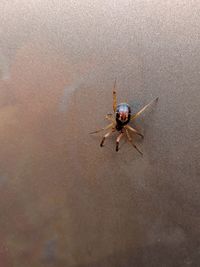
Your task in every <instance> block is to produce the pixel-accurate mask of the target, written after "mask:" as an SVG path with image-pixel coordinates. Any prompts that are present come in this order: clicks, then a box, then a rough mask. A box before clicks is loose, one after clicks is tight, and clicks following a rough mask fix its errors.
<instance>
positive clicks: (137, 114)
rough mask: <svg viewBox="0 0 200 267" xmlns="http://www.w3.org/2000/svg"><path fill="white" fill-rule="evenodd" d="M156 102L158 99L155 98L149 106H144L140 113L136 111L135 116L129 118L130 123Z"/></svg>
mask: <svg viewBox="0 0 200 267" xmlns="http://www.w3.org/2000/svg"><path fill="white" fill-rule="evenodd" d="M157 101H158V97H157V98H155V99H154V100H152V101H151V102H150V103H149V104H147V105H146V106H144V107H143V108H142V109H141V110H140V111H138V112H137V113H136V114H133V115H132V116H131V121H132V120H134V119H135V118H137V117H138V116H140V114H142V113H143V112H144V111H145V110H146V109H147V108H148V107H149V106H150V105H151V104H153V103H154V102H157Z"/></svg>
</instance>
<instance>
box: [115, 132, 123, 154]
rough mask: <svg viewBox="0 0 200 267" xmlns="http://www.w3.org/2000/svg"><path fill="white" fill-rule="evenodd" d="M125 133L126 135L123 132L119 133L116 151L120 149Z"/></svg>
mask: <svg viewBox="0 0 200 267" xmlns="http://www.w3.org/2000/svg"><path fill="white" fill-rule="evenodd" d="M123 135H124V133H123V132H121V133H120V134H119V135H118V137H117V139H116V151H119V141H120V140H121V138H122V136H123Z"/></svg>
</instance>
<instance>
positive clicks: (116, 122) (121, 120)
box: [90, 80, 158, 155]
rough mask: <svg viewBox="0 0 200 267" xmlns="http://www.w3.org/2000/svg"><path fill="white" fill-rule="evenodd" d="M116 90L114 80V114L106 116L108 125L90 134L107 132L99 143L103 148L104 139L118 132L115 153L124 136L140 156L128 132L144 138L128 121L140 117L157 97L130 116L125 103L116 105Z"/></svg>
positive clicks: (128, 108)
mask: <svg viewBox="0 0 200 267" xmlns="http://www.w3.org/2000/svg"><path fill="white" fill-rule="evenodd" d="M115 88H116V80H115V83H114V86H113V111H114V114H107V115H106V119H107V120H109V121H111V123H110V124H109V125H107V126H106V127H104V128H102V129H100V130H97V131H94V132H91V133H90V134H95V133H99V132H101V131H104V130H109V131H108V132H107V133H106V134H105V135H104V136H103V139H102V141H101V143H100V146H101V147H103V145H104V142H105V140H106V138H108V137H109V136H110V135H111V134H112V133H113V132H115V131H118V132H119V135H118V137H117V139H116V151H118V150H119V142H120V140H121V138H122V137H123V136H124V135H125V136H126V137H127V139H128V141H129V142H130V143H131V145H132V146H133V147H134V148H135V149H136V150H137V151H138V152H139V153H140V154H141V155H143V153H142V152H141V151H140V150H139V149H138V147H137V146H136V145H135V144H134V143H133V141H132V137H131V135H130V132H132V133H134V134H137V135H139V136H140V137H141V138H142V139H143V138H144V135H143V134H141V133H140V132H138V131H137V130H136V129H134V128H133V127H131V126H130V125H128V124H129V122H130V121H133V120H135V119H136V118H137V117H138V116H139V115H141V114H142V113H143V112H144V111H145V110H146V109H147V108H148V107H149V106H150V105H151V104H152V103H153V102H157V101H158V97H157V98H155V99H154V100H152V101H151V102H150V103H149V104H147V105H146V106H144V107H143V108H142V109H141V110H140V111H138V112H137V113H135V114H131V108H130V106H129V105H128V104H127V103H120V104H118V105H117V93H116V91H115Z"/></svg>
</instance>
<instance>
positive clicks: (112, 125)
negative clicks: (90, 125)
mask: <svg viewBox="0 0 200 267" xmlns="http://www.w3.org/2000/svg"><path fill="white" fill-rule="evenodd" d="M111 127H114V123H113V122H112V123H111V124H108V125H107V126H106V127H104V128H101V129H99V130H97V131H94V132H91V133H90V134H95V133H99V132H101V131H104V130H107V129H109V128H111Z"/></svg>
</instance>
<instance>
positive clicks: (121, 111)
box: [115, 103, 131, 131]
mask: <svg viewBox="0 0 200 267" xmlns="http://www.w3.org/2000/svg"><path fill="white" fill-rule="evenodd" d="M115 116H116V117H115V118H116V122H117V125H116V129H117V130H118V131H120V130H121V129H122V128H123V126H124V125H126V124H127V123H129V121H130V118H131V108H130V106H129V105H128V104H127V103H121V104H119V105H117V108H116V113H115Z"/></svg>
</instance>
